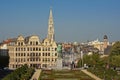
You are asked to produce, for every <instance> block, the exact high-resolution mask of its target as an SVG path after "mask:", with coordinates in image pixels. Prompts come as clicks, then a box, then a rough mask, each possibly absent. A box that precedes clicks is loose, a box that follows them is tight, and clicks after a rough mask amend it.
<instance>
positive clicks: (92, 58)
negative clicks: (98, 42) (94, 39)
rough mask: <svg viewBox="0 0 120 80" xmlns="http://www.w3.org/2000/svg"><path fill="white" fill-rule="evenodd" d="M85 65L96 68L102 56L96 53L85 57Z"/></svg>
mask: <svg viewBox="0 0 120 80" xmlns="http://www.w3.org/2000/svg"><path fill="white" fill-rule="evenodd" d="M83 61H84V63H85V64H87V65H90V66H96V65H98V64H99V63H100V55H99V54H97V53H94V54H92V55H84V60H83Z"/></svg>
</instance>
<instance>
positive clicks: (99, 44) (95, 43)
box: [88, 35, 109, 53]
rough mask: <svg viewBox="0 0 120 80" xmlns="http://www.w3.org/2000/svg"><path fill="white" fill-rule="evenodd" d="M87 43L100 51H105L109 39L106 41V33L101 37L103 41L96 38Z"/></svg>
mask: <svg viewBox="0 0 120 80" xmlns="http://www.w3.org/2000/svg"><path fill="white" fill-rule="evenodd" d="M88 44H89V45H92V46H94V48H97V49H98V50H99V51H100V52H103V53H104V52H105V50H106V49H107V48H108V46H109V41H108V37H107V35H104V37H103V41H102V42H100V41H99V40H98V39H97V40H94V41H91V42H89V43H88Z"/></svg>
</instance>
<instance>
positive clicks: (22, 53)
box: [8, 9, 58, 69]
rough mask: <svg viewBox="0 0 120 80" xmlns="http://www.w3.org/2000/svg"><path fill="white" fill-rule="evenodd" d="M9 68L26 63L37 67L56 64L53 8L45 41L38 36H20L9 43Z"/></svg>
mask: <svg viewBox="0 0 120 80" xmlns="http://www.w3.org/2000/svg"><path fill="white" fill-rule="evenodd" d="M8 49H9V57H10V60H9V68H10V69H16V68H18V67H21V66H22V65H24V64H27V65H28V66H29V67H35V68H48V67H51V66H55V65H56V61H57V58H58V53H57V44H56V42H55V40H54V22H53V16H52V9H50V15H49V20H48V34H47V38H45V39H44V40H43V41H41V40H40V39H39V37H38V36H36V35H32V36H28V37H25V38H24V37H23V36H21V35H20V36H18V37H17V38H15V39H11V40H10V43H9V44H8Z"/></svg>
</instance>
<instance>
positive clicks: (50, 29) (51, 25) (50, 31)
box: [47, 9, 54, 42]
mask: <svg viewBox="0 0 120 80" xmlns="http://www.w3.org/2000/svg"><path fill="white" fill-rule="evenodd" d="M47 38H48V40H50V41H51V42H52V41H54V22H53V16H52V9H50V15H49V20H48V34H47Z"/></svg>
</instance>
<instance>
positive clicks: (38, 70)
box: [30, 69, 41, 80]
mask: <svg viewBox="0 0 120 80" xmlns="http://www.w3.org/2000/svg"><path fill="white" fill-rule="evenodd" d="M40 73H41V69H36V70H35V72H34V74H33V76H32V78H31V79H30V80H38V79H39V76H40Z"/></svg>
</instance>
